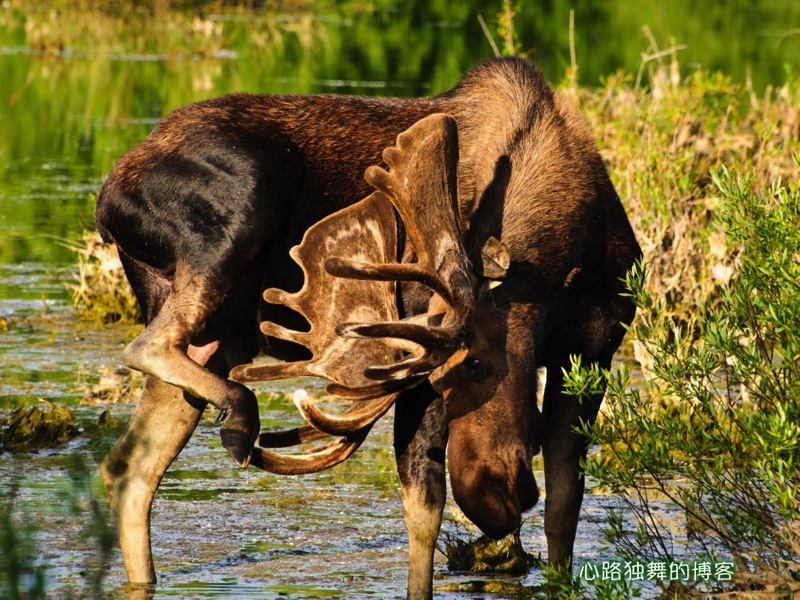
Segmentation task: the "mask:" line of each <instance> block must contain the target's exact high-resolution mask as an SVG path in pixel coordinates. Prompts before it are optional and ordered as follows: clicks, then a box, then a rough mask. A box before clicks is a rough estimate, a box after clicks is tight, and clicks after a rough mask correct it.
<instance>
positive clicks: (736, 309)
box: [567, 158, 800, 597]
mask: <svg viewBox="0 0 800 600" xmlns="http://www.w3.org/2000/svg"><path fill="white" fill-rule="evenodd" d="M797 161H800V158H799V159H796V162H797ZM798 166H800V165H798ZM712 177H713V182H714V184H715V186H716V188H717V190H718V200H719V208H718V218H719V222H720V223H721V226H722V227H721V231H722V232H723V233H724V236H725V238H726V241H727V244H728V246H729V247H730V248H731V249H732V253H733V256H734V257H735V258H734V261H733V262H734V267H735V269H736V275H735V276H734V277H733V278H732V279H731V280H730V282H729V283H728V284H726V285H723V286H722V287H721V290H720V296H719V299H718V301H717V302H715V303H714V305H711V304H708V303H703V304H701V305H700V307H699V309H698V310H697V311H696V312H695V313H693V314H689V315H684V316H683V317H681V318H678V317H676V316H675V315H674V314H672V313H671V312H670V311H668V310H666V309H665V305H666V300H665V298H663V297H659V298H654V297H653V296H652V295H651V294H650V293H649V292H648V291H647V290H646V287H645V285H644V277H643V268H642V267H641V266H640V267H639V268H638V269H637V272H636V273H633V274H632V275H631V276H630V277H629V281H628V284H629V288H630V290H631V294H632V295H633V297H634V298H635V300H636V303H637V305H638V307H639V311H640V312H639V315H638V318H637V320H636V321H635V322H634V325H633V327H632V333H633V336H634V337H635V338H636V339H637V340H639V341H640V343H641V344H642V347H643V348H644V350H645V351H646V352H647V354H648V355H649V357H650V358H651V364H650V372H649V374H648V376H647V378H646V379H645V380H644V381H643V382H639V383H638V384H637V385H631V382H630V380H629V377H628V372H627V370H626V369H621V370H618V371H617V372H615V373H607V372H605V373H601V372H600V371H598V370H597V369H594V370H590V369H586V368H584V367H581V365H580V362H579V361H577V360H576V361H574V362H573V368H572V371H571V373H569V374H568V381H567V388H568V390H569V391H570V392H571V393H573V394H575V395H584V394H585V393H586V391H587V390H588V391H591V390H592V389H595V390H596V388H597V385H598V384H599V383H601V382H602V381H603V380H607V381H608V386H609V387H608V396H607V405H606V407H605V408H604V411H603V415H602V419H601V422H600V423H599V424H598V426H596V427H595V428H593V429H591V430H589V428H588V427H587V434H588V435H590V437H591V440H592V442H593V443H597V444H600V445H601V448H602V451H601V453H600V456H599V459H598V458H592V459H590V460H588V461H587V462H586V464H585V472H586V474H587V475H588V476H589V477H591V478H594V479H595V480H596V481H597V482H599V484H600V485H602V486H604V487H606V488H608V489H609V490H611V491H612V492H613V493H615V494H617V495H618V496H619V497H620V498H621V501H622V505H623V507H624V508H625V509H626V510H627V511H629V512H628V513H627V514H629V515H633V518H634V521H635V527H631V526H629V525H627V524H626V522H625V520H624V519H623V516H622V514H621V513H612V514H611V515H610V518H609V528H608V532H607V533H608V535H609V539H610V540H611V541H612V542H613V543H614V544H615V546H616V549H617V550H618V551H619V552H620V553H621V555H622V556H623V557H625V559H629V560H632V561H666V562H670V561H676V560H686V559H689V560H693V561H697V560H708V561H712V562H713V561H716V560H718V559H724V560H730V561H733V562H734V564H735V569H734V574H733V577H732V578H731V580H730V581H714V580H713V579H710V580H708V581H704V580H699V581H691V580H689V581H683V582H675V581H673V582H664V585H665V586H666V584H667V583H671V587H670V591H671V592H673V593H675V592H677V591H680V593H681V594H684V595H688V594H691V593H694V592H697V593H702V592H706V593H707V592H709V591H710V592H732V591H735V590H748V597H750V596H754V595H756V593H775V592H778V593H785V594H789V593H797V592H798V591H800V187H799V186H798V185H797V183H794V184H791V185H789V186H788V187H782V186H781V185H780V184H776V185H773V186H772V187H771V188H769V191H768V192H767V193H763V194H757V193H754V191H753V186H754V183H753V178H752V177H736V176H734V175H731V174H730V173H729V172H728V171H727V170H726V169H721V170H720V171H717V172H714V173H712ZM664 498H666V499H667V500H668V501H669V502H671V503H674V506H676V507H678V508H679V509H680V511H681V512H682V513H684V514H685V517H686V520H685V523H684V525H683V527H678V528H676V527H674V524H673V526H670V524H668V523H665V522H663V520H660V519H659V518H658V516H657V515H656V510H657V503H658V501H657V499H664Z"/></svg>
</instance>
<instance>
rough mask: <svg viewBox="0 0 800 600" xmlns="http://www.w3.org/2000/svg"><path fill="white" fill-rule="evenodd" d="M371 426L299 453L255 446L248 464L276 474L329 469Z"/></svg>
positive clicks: (353, 447) (293, 473) (347, 453)
mask: <svg viewBox="0 0 800 600" xmlns="http://www.w3.org/2000/svg"><path fill="white" fill-rule="evenodd" d="M370 429H371V426H368V427H365V428H363V429H361V430H359V431H357V432H355V433H353V434H352V435H350V436H347V437H343V438H340V439H338V440H336V441H335V442H333V443H330V444H323V445H321V446H319V447H318V448H315V449H314V450H312V451H311V452H308V453H306V454H301V455H286V454H279V453H277V452H271V451H270V450H265V449H264V448H258V447H257V448H256V449H255V451H254V452H253V457H252V458H251V459H250V465H251V466H253V467H256V468H258V469H261V470H262V471H267V472H269V473H275V474H276V475H306V474H308V473H316V472H317V471H322V470H324V469H329V468H330V467H333V466H335V465H338V464H339V463H340V462H342V461H343V460H345V459H346V458H347V457H349V456H350V455H351V454H353V452H355V451H356V450H358V447H359V446H361V444H362V443H363V442H364V439H366V437H367V434H368V433H369V430H370Z"/></svg>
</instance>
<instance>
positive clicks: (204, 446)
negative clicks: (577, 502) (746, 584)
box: [0, 0, 800, 598]
mask: <svg viewBox="0 0 800 600" xmlns="http://www.w3.org/2000/svg"><path fill="white" fill-rule="evenodd" d="M319 4H320V6H322V7H325V9H324V10H323V9H320V10H315V11H314V12H288V13H280V12H279V13H264V14H261V13H259V14H258V15H256V16H253V15H248V14H245V13H241V12H237V11H231V12H229V13H224V14H204V16H203V17H202V18H201V17H189V16H186V15H184V16H182V17H180V18H178V17H176V18H175V20H174V22H173V23H168V22H165V20H163V19H159V18H158V16H156V18H154V19H147V18H139V17H137V18H136V19H133V20H127V19H128V17H129V16H130V15H128V17H126V16H125V15H123V16H120V15H115V14H105V13H96V12H92V11H80V12H74V11H73V12H70V11H69V10H68V8H67V9H65V8H63V7H62V8H61V9H59V10H55V9H52V10H51V9H50V8H48V7H47V5H46V4H41V3H39V4H36V5H35V7H34V8H33V9H27V8H25V5H24V3H20V2H9V1H6V2H4V3H2V4H0V414H6V413H8V412H9V411H10V410H12V409H14V408H16V407H18V406H20V405H23V404H26V403H30V402H33V401H35V400H36V399H40V398H41V399H45V400H48V401H51V402H57V403H62V404H67V405H70V406H71V407H74V408H75V410H76V413H77V416H78V419H79V421H80V423H81V424H82V427H83V428H84V429H85V430H86V434H84V435H81V436H79V437H78V438H76V439H75V440H73V441H72V442H70V443H69V444H68V445H67V446H64V447H60V448H57V449H53V450H47V451H42V452H40V453H37V454H19V455H9V454H0V490H2V492H1V493H2V497H1V498H0V499H1V500H2V501H3V506H4V507H7V508H8V507H12V508H8V510H6V512H5V513H3V514H7V513H10V514H11V516H12V517H13V520H14V521H13V522H14V523H15V526H18V528H19V530H20V531H22V532H24V531H28V530H29V531H30V539H31V540H32V541H31V543H32V544H34V550H33V551H32V552H33V554H32V556H36V557H37V560H38V564H39V565H40V567H41V569H42V570H43V571H44V573H45V574H46V582H47V588H48V590H50V591H51V592H52V595H53V596H54V597H69V596H70V595H73V596H77V597H81V596H86V597H92V593H91V591H87V590H90V589H91V587H90V586H91V580H92V573H96V572H98V570H99V571H101V572H107V577H106V579H105V583H104V588H103V589H104V590H105V592H106V593H108V594H109V595H110V596H112V597H117V596H122V595H124V592H123V591H122V589H121V588H120V587H119V586H120V585H121V584H122V583H123V580H124V575H123V568H122V563H121V558H120V555H119V553H118V551H112V553H111V554H110V556H109V558H108V562H107V564H103V563H102V561H101V557H102V556H103V555H102V553H101V552H100V549H99V547H100V543H99V541H98V540H100V539H103V536H102V531H103V523H104V522H107V516H108V515H107V511H106V510H105V508H104V504H103V492H102V486H101V485H100V483H99V480H98V478H97V476H96V474H95V472H96V465H97V461H98V460H99V458H100V457H101V456H102V454H103V452H104V450H105V449H106V448H107V447H108V445H109V444H110V443H112V442H113V433H111V432H107V433H106V434H105V435H97V436H94V437H93V436H90V435H89V433H91V432H92V431H94V430H95V429H96V422H97V420H98V418H99V417H100V415H101V413H102V412H103V411H104V410H105V406H103V405H98V404H91V403H90V404H86V403H84V401H83V400H84V398H85V397H86V395H87V391H88V390H91V389H92V388H93V387H94V386H97V385H98V384H101V383H103V382H107V381H109V380H110V381H114V378H115V377H122V378H123V380H124V378H126V377H127V376H128V374H127V373H125V372H124V371H120V367H121V350H122V348H123V347H124V345H125V344H126V343H127V342H129V341H130V340H131V339H132V337H133V336H134V335H135V332H136V327H131V326H122V325H113V326H104V327H100V326H98V325H96V324H93V323H85V322H81V321H79V320H78V319H77V318H76V317H75V315H74V313H73V311H72V308H71V306H70V300H69V295H68V293H67V291H66V288H65V283H68V282H69V281H71V279H72V278H73V277H74V275H75V268H74V266H73V264H74V262H75V257H74V253H73V252H72V250H70V248H69V246H70V244H73V243H75V241H76V240H77V239H79V238H80V235H81V233H82V232H83V231H85V230H90V229H92V228H93V219H92V212H93V204H94V200H93V197H92V194H93V193H94V192H96V190H97V189H98V188H99V186H100V184H101V182H102V179H103V177H104V175H105V174H106V173H108V171H109V169H110V168H111V166H112V164H113V162H114V161H115V160H116V159H117V158H118V157H119V156H120V155H121V154H122V153H123V152H124V151H125V150H127V149H128V148H130V147H131V146H133V145H134V144H135V143H137V142H138V141H139V140H141V139H142V138H143V137H144V136H145V135H146V134H147V133H148V132H149V131H150V129H152V127H153V126H154V124H155V123H156V122H157V121H158V120H159V119H160V118H161V117H163V116H164V115H165V114H166V113H167V112H168V111H169V110H172V109H174V108H177V107H179V106H181V105H184V104H187V103H189V102H192V101H196V100H200V99H203V98H208V97H213V96H218V95H221V94H224V93H228V92H233V91H251V92H267V91H269V92H278V93H312V92H313V93H318V92H335V93H348V94H350V93H361V94H393V95H403V96H410V95H423V94H431V93H436V92H439V91H441V90H444V89H447V88H448V87H450V86H452V85H453V84H454V83H455V82H456V81H457V80H458V79H459V77H460V75H461V74H462V73H463V72H464V71H465V70H466V69H467V68H468V67H469V66H470V65H472V64H475V63H476V62H477V61H478V60H480V59H482V58H486V57H489V56H491V54H492V49H491V47H490V45H489V43H488V41H487V39H486V37H485V35H484V33H483V31H482V30H481V27H480V24H479V22H478V20H477V15H478V14H479V12H480V13H481V14H482V15H483V16H484V17H485V20H486V21H487V23H488V24H489V27H490V29H491V30H496V19H495V17H496V15H497V14H498V13H499V11H500V2H488V3H487V2H477V1H473V2H464V3H460V4H459V6H458V8H454V7H451V6H448V4H449V3H446V2H444V1H440V0H428V1H426V2H424V3H423V2H413V3H408V4H406V3H402V4H401V3H397V2H395V3H392V2H380V3H375V6H370V7H368V8H365V6H364V5H363V4H357V5H355V4H354V5H353V6H352V7H350V5H349V4H348V5H346V7H350V8H341V9H340V8H336V7H335V5H334V3H324V2H323V3H319ZM529 4H534V3H527V4H526V6H524V7H522V8H521V9H520V12H519V15H518V17H517V21H516V28H517V32H518V34H519V36H518V37H519V39H520V44H521V46H522V49H523V50H528V49H532V54H531V56H532V57H533V58H534V59H535V60H537V62H539V63H540V64H541V65H542V67H543V68H544V70H545V72H546V74H547V75H548V77H549V78H550V79H551V80H554V81H559V80H560V79H561V78H562V77H563V75H564V67H565V65H567V64H568V63H569V58H568V57H569V25H568V23H569V9H570V8H571V5H569V4H568V3H566V2H551V3H546V4H547V8H541V9H540V8H536V7H532V6H529ZM733 4H734V5H735V6H734V7H731V6H729V4H727V3H726V4H725V5H724V7H723V5H720V6H719V7H718V6H716V3H700V4H699V5H698V3H696V2H692V3H691V4H690V3H689V2H688V0H686V1H684V0H681V1H679V2H677V3H664V2H639V3H636V11H635V14H634V12H632V10H633V9H631V8H626V7H628V6H630V5H629V3H627V2H626V1H624V0H619V1H612V2H604V3H598V2H588V1H587V2H577V3H575V8H576V13H575V15H576V16H575V27H576V34H575V49H576V55H577V60H578V63H579V65H580V71H579V74H580V81H581V82H583V83H586V84H588V85H595V84H596V83H597V82H598V81H599V78H600V76H601V75H605V74H610V73H612V72H614V71H616V70H618V69H624V70H626V71H628V72H631V73H634V74H635V73H636V71H637V69H638V68H639V66H640V63H641V53H642V52H645V51H648V48H650V41H649V40H648V37H647V35H646V34H645V33H644V32H643V29H642V28H643V26H645V25H648V26H649V30H650V32H651V35H652V37H653V40H654V41H655V42H656V44H657V45H658V47H659V48H662V49H664V48H668V47H669V46H671V45H673V44H686V45H687V46H688V47H687V48H686V49H684V50H679V51H676V52H677V53H678V54H677V56H678V59H679V60H680V61H681V63H682V65H683V69H684V72H686V71H688V70H689V69H692V68H697V66H698V65H704V66H706V67H710V68H720V69H723V70H724V71H725V72H727V73H729V74H730V75H731V76H732V77H733V78H734V79H736V80H737V81H740V82H744V81H746V80H747V77H748V74H750V75H751V76H752V81H753V85H754V87H755V88H756V90H757V91H758V92H759V93H761V92H762V91H763V89H764V88H765V87H766V86H767V85H779V84H780V83H781V82H782V80H781V74H782V73H783V72H784V71H783V69H784V66H785V65H791V64H792V63H793V62H794V64H795V65H796V57H797V56H800V47H799V46H798V40H799V39H800V36H797V35H793V34H792V33H791V32H792V30H793V29H794V28H798V27H800V5H798V4H797V3H796V2H794V1H792V0H785V1H778V0H774V1H772V2H766V1H765V2H735V3H733ZM478 6H480V10H479V9H478ZM401 7H402V8H401ZM495 37H496V38H497V39H498V41H499V37H498V36H495ZM598 49H600V50H601V51H598ZM650 50H652V48H650ZM306 384H307V385H312V386H313V385H316V384H314V383H313V382H306ZM271 391H276V390H269V389H264V390H262V393H261V413H262V415H263V417H262V418H263V421H264V424H265V425H276V426H277V425H279V424H284V425H285V424H287V422H291V423H295V422H296V417H295V415H294V409H293V407H292V406H291V405H290V403H288V402H281V400H280V397H276V396H274V395H271V394H270V393H269V392H271ZM277 391H280V390H277ZM283 391H288V390H283ZM128 400H129V399H128ZM131 410H132V405H131V404H130V403H129V402H123V403H119V404H115V405H113V406H112V408H111V412H112V415H113V416H114V417H116V418H118V419H119V420H121V421H124V420H125V419H126V418H127V416H128V415H129V414H130V411H131ZM213 417H214V415H213V414H211V413H208V414H207V418H206V419H205V420H204V421H203V423H201V425H200V427H199V428H198V431H197V434H196V435H195V436H194V438H193V439H192V441H191V442H190V444H189V446H188V447H187V449H186V450H185V451H184V452H183V454H182V455H181V456H180V457H179V458H178V460H177V461H176V463H175V464H174V465H173V467H172V468H171V470H170V471H169V473H168V474H167V477H166V479H165V481H164V483H163V485H162V486H161V489H160V492H159V495H158V497H157V500H156V503H155V506H154V523H153V526H154V550H155V555H156V561H157V570H158V571H159V573H160V574H161V580H160V585H159V588H158V592H157V596H156V597H164V598H166V597H185V598H224V597H230V598H233V597H242V596H250V597H275V596H281V597H292V598H317V597H320V598H321V597H335V596H344V597H348V598H356V597H362V596H363V597H367V596H371V597H379V598H385V597H392V596H397V597H400V596H402V595H403V590H404V588H405V568H406V567H405V561H406V558H405V552H406V537H405V529H404V525H403V522H402V518H401V505H400V500H399V491H398V482H397V478H396V475H395V472H394V464H393V455H392V451H391V433H390V432H391V417H387V418H384V419H383V420H382V421H381V422H380V423H379V425H378V426H377V427H376V430H375V431H374V433H373V434H372V435H371V436H370V438H369V439H368V441H367V443H366V444H365V446H364V447H363V448H362V449H361V450H360V451H359V452H358V453H357V455H356V456H355V457H354V458H353V459H351V460H348V461H346V462H345V463H344V464H343V465H341V466H339V467H337V468H335V469H332V470H330V471H327V472H323V473H320V474H317V475H313V476H306V477H277V476H271V475H265V474H263V473H258V472H255V471H254V470H247V471H240V470H238V469H236V468H234V467H233V465H232V463H230V461H229V460H228V459H227V456H226V454H225V452H224V451H223V450H222V449H221V448H220V444H219V441H218V437H217V428H216V427H214V426H213V424H212V421H213ZM75 457H77V458H78V459H79V460H77V461H76V460H75ZM538 479H539V481H540V483H541V481H542V476H541V473H539V475H538ZM12 490H16V491H15V492H14V493H13V494H12ZM12 501H13V504H8V503H11V502H12ZM613 503H614V501H613V500H612V499H611V498H609V497H606V496H602V495H592V494H590V495H588V496H587V500H586V502H585V504H584V517H583V519H582V521H581V525H580V528H579V532H578V540H577V546H576V550H577V553H578V555H579V556H581V557H585V558H591V560H595V561H596V560H602V559H603V558H605V557H608V556H609V551H608V550H607V549H604V542H603V536H602V525H603V520H604V518H605V514H606V513H605V508H606V507H607V506H608V505H610V504H613ZM542 510H543V507H542V505H541V504H540V505H539V506H538V507H537V508H536V509H534V510H533V511H532V512H531V514H530V516H529V518H528V521H527V522H526V524H525V525H524V527H523V531H522V539H523V543H524V545H525V547H526V548H527V549H528V550H529V551H531V552H533V553H538V552H542V551H544V549H545V547H546V544H545V540H544V534H543V531H542ZM26 524H27V525H26ZM26 527H28V529H26ZM445 529H446V530H448V531H452V532H455V531H457V530H459V526H457V525H456V524H454V523H453V522H450V521H448V522H447V523H446V524H445ZM34 532H36V533H35V534H34ZM98 561H100V562H98ZM436 578H437V580H436V584H437V585H438V586H441V585H443V584H444V583H447V584H453V583H456V584H463V588H462V589H463V590H466V589H469V588H468V585H467V584H468V582H469V581H472V580H474V579H480V578H476V577H473V576H469V575H459V574H450V573H447V571H446V566H445V562H444V558H443V557H442V556H441V555H439V556H437V563H436ZM499 580H500V581H506V582H507V583H509V584H510V585H517V584H518V583H520V582H521V583H522V584H524V585H535V584H536V583H537V582H538V581H539V574H538V572H536V571H534V572H533V573H532V574H531V575H529V576H528V577H526V578H522V579H521V580H520V579H518V578H514V579H509V580H503V578H499ZM484 595H492V594H484ZM492 596H493V597H517V596H516V592H514V591H507V592H499V593H497V594H494V595H492ZM437 597H442V598H450V597H452V598H462V597H472V595H471V594H470V593H469V592H467V591H461V592H458V591H440V592H439V593H438V594H437Z"/></svg>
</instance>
